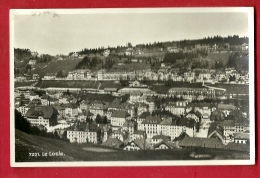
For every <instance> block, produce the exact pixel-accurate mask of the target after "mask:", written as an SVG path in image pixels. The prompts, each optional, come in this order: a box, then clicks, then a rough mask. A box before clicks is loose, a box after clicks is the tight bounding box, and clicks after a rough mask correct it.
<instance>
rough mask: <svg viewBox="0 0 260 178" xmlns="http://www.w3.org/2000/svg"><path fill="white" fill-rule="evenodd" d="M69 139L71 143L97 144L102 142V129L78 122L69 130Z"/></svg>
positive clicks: (94, 125)
mask: <svg viewBox="0 0 260 178" xmlns="http://www.w3.org/2000/svg"><path fill="white" fill-rule="evenodd" d="M67 138H68V139H69V141H70V142H76V143H88V142H90V143H94V144H97V143H99V142H100V141H101V129H100V128H99V127H98V126H97V125H96V124H88V123H87V124H85V123H80V122H76V123H75V125H74V126H71V127H70V128H68V130H67Z"/></svg>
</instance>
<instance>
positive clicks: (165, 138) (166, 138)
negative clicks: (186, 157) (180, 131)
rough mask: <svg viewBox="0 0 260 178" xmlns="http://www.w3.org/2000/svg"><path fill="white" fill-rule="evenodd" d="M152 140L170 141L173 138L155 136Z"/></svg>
mask: <svg viewBox="0 0 260 178" xmlns="http://www.w3.org/2000/svg"><path fill="white" fill-rule="evenodd" d="M152 139H162V140H164V141H169V140H170V139H171V137H170V136H166V135H155V136H153V137H152Z"/></svg>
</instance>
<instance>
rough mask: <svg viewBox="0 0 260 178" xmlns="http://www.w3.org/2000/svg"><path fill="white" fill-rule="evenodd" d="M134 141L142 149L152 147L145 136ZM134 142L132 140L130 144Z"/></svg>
mask: <svg viewBox="0 0 260 178" xmlns="http://www.w3.org/2000/svg"><path fill="white" fill-rule="evenodd" d="M132 142H133V143H135V144H136V146H138V147H139V148H140V149H141V150H144V148H145V149H146V150H147V149H150V148H151V145H150V144H149V143H147V142H146V141H145V139H144V138H137V139H135V140H134V141H132ZM132 142H130V143H129V144H131V143H132ZM144 146H145V147H144Z"/></svg>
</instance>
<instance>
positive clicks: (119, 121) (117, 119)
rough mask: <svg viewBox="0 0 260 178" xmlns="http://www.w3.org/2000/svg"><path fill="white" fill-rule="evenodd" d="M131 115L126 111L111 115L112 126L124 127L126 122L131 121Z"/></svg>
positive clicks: (115, 112)
mask: <svg viewBox="0 0 260 178" xmlns="http://www.w3.org/2000/svg"><path fill="white" fill-rule="evenodd" d="M130 119H131V115H130V114H129V113H128V112H127V111H124V110H116V111H114V112H113V113H112V115H111V125H112V126H114V127H122V126H123V125H124V123H125V122H126V120H130Z"/></svg>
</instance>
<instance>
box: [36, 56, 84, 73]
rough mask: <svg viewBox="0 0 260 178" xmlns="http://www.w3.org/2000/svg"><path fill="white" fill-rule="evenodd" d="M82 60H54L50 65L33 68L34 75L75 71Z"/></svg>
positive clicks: (45, 64)
mask: <svg viewBox="0 0 260 178" xmlns="http://www.w3.org/2000/svg"><path fill="white" fill-rule="evenodd" d="M81 60H82V59H68V60H62V61H57V60H53V61H50V62H49V63H38V64H35V65H34V66H33V68H35V69H34V70H32V74H39V75H40V76H44V75H45V74H47V73H56V72H58V71H60V70H67V71H71V70H74V69H75V67H76V65H77V64H78V63H79V62H80V61H81Z"/></svg>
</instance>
